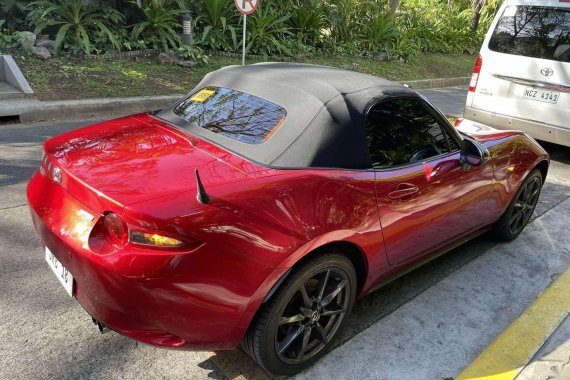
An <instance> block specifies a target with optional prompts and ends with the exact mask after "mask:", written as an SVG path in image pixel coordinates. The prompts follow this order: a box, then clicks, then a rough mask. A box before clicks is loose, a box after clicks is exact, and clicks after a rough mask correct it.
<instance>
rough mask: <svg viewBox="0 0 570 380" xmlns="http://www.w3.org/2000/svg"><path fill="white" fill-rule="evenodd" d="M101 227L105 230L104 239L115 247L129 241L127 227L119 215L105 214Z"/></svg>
mask: <svg viewBox="0 0 570 380" xmlns="http://www.w3.org/2000/svg"><path fill="white" fill-rule="evenodd" d="M103 227H104V230H105V237H106V238H107V240H108V241H109V242H110V243H111V244H113V245H115V246H116V247H122V246H123V245H125V244H126V243H127V241H128V240H129V231H128V228H127V225H126V224H125V223H124V222H123V220H122V219H121V217H120V216H119V215H117V214H115V213H110V214H107V215H106V216H105V221H104V223H103Z"/></svg>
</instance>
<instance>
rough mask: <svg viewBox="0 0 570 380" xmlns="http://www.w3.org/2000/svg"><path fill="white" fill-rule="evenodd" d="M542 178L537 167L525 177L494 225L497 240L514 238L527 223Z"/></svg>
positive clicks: (539, 189) (533, 207) (536, 201)
mask: <svg viewBox="0 0 570 380" xmlns="http://www.w3.org/2000/svg"><path fill="white" fill-rule="evenodd" d="M542 180H543V179H542V173H541V172H540V170H538V169H534V170H533V171H532V172H530V174H529V175H528V176H527V177H526V178H525V180H524V181H523V183H522V184H521V186H520V187H519V189H518V190H517V192H516V193H515V196H514V197H513V200H512V201H511V203H510V204H509V207H507V210H506V211H505V213H504V214H503V215H502V216H501V219H499V221H498V222H497V224H496V225H495V228H494V232H495V236H496V237H497V239H498V240H500V241H511V240H513V239H515V238H516V237H517V236H519V234H520V233H521V232H522V230H523V229H524V228H525V226H526V225H527V224H528V222H529V220H530V218H531V216H532V213H533V212H534V209H535V207H536V204H537V203H538V198H539V196H540V191H541V189H542Z"/></svg>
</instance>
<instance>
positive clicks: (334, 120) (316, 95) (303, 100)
mask: <svg viewBox="0 0 570 380" xmlns="http://www.w3.org/2000/svg"><path fill="white" fill-rule="evenodd" d="M210 86H214V87H225V88H230V89H234V90H237V91H241V92H245V93H248V94H251V95H254V96H257V97H260V98H263V99H267V100H269V101H271V102H273V103H276V104H278V105H280V106H281V107H283V108H284V109H285V110H286V111H287V116H286V118H285V121H284V123H283V125H281V127H280V128H278V129H277V131H276V132H275V133H274V134H273V135H272V136H271V138H269V139H268V140H267V141H266V142H263V143H261V144H256V145H252V144H247V143H244V142H240V141H238V140H235V139H232V138H230V137H226V136H223V135H221V134H217V133H214V132H211V131H208V130H207V129H205V128H200V127H197V126H193V125H190V123H188V122H186V121H185V120H184V119H182V118H180V117H178V116H177V115H176V114H174V112H173V109H174V107H175V106H174V107H172V108H169V109H166V110H164V111H162V112H160V113H159V114H157V116H158V117H160V118H163V119H166V120H168V121H170V122H171V123H173V124H175V125H178V126H180V127H181V128H184V129H186V130H188V131H189V132H191V133H192V134H195V135H198V136H200V137H202V138H204V139H206V140H209V141H211V142H213V143H215V144H217V145H220V146H222V147H224V148H226V149H228V150H230V151H233V152H235V153H237V154H239V155H241V156H244V157H245V158H248V159H250V160H253V161H255V162H258V163H260V164H263V165H266V166H272V167H280V168H306V167H328V168H346V169H363V168H369V167H371V162H370V157H369V154H368V147H367V145H366V133H365V128H364V115H365V113H366V110H367V108H368V107H369V105H370V103H371V102H372V101H374V100H375V99H380V98H383V97H385V96H388V95H411V94H415V92H414V91H412V90H410V89H408V88H407V87H405V86H402V85H399V84H396V83H394V82H390V81H388V80H385V79H381V78H377V77H374V76H371V75H366V74H361V73H355V72H352V71H348V70H343V69H337V68H332V67H325V66H316V65H307V64H294V63H262V64H255V65H248V66H229V67H226V68H223V69H221V70H217V71H214V72H211V73H209V74H207V75H206V76H205V77H204V79H202V81H201V82H200V83H199V84H198V85H197V86H196V87H195V88H194V89H193V90H192V91H191V92H190V94H193V93H195V92H196V91H198V90H200V89H202V88H204V87H210Z"/></svg>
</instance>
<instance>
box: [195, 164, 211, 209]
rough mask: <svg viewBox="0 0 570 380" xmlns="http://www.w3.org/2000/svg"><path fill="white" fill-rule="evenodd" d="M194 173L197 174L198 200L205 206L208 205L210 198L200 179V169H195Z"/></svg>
mask: <svg viewBox="0 0 570 380" xmlns="http://www.w3.org/2000/svg"><path fill="white" fill-rule="evenodd" d="M194 173H195V174H196V190H197V192H198V193H197V194H196V199H197V200H198V202H200V203H202V204H203V205H205V204H208V202H210V198H209V197H208V194H206V190H205V189H204V185H202V180H201V179H200V173H198V169H194Z"/></svg>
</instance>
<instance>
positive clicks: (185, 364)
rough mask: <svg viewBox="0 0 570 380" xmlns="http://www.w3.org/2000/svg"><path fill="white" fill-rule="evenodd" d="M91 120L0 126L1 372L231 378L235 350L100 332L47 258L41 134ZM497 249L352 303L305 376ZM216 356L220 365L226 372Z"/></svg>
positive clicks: (553, 186)
mask: <svg viewBox="0 0 570 380" xmlns="http://www.w3.org/2000/svg"><path fill="white" fill-rule="evenodd" d="M446 91H447V94H448V95H449V94H459V93H460V92H461V91H463V93H464V89H463V90H462V89H461V88H457V87H456V88H449V89H443V90H426V91H422V92H423V93H424V94H425V95H426V96H428V98H430V99H431V100H432V101H433V102H434V103H435V104H436V105H437V104H438V102H439V103H440V104H442V105H444V106H445V107H449V104H450V103H449V101H448V100H449V96H448V97H447V98H446V96H445V94H446ZM453 98H454V99H455V96H453ZM446 99H447V100H446ZM456 103H457V104H456V106H455V108H454V109H453V110H450V109H447V108H445V109H444V112H447V113H456V111H457V107H462V103H461V102H460V101H457V102H456ZM450 111H451V112H450ZM91 122H92V120H91V121H77V122H65V123H55V122H52V123H46V124H34V125H21V124H20V125H5V126H0V342H2V344H0V379H5V378H6V379H7V378H11V379H20V378H21V379H24V378H26V379H29V378H34V379H35V378H64V379H68V378H125V379H135V378H136V379H138V378H204V379H206V378H215V379H224V378H228V376H229V377H231V378H233V377H234V374H232V373H231V372H232V371H231V370H230V371H228V369H227V367H228V366H229V367H231V368H234V371H236V370H235V368H238V370H237V371H238V372H239V368H243V367H244V365H247V359H245V358H244V357H243V355H241V354H240V353H237V352H230V353H217V354H216V355H215V356H214V359H212V354H211V353H206V352H202V353H196V352H177V351H170V350H162V349H156V348H152V347H149V346H146V345H143V344H138V343H136V342H134V341H132V340H130V339H128V338H125V337H122V336H120V335H118V334H116V333H108V334H105V335H101V334H99V333H98V332H96V330H95V327H94V325H93V324H92V323H91V320H90V317H89V316H88V315H87V314H86V313H85V312H84V311H83V309H82V308H81V306H80V305H79V304H78V303H77V302H76V301H74V300H72V299H71V298H69V297H68V296H67V294H66V293H65V291H64V289H63V288H62V287H61V285H60V284H59V283H58V281H57V280H56V278H55V277H54V275H53V274H52V272H51V271H50V269H49V268H48V266H47V264H46V263H45V262H44V259H43V255H42V250H41V246H40V243H39V241H38V239H37V237H36V235H35V233H34V231H33V227H32V225H31V221H30V217H29V213H28V209H27V205H26V197H25V186H26V183H27V181H28V179H29V177H30V176H31V174H32V173H33V172H34V171H35V170H36V168H37V167H38V166H39V163H40V159H41V145H42V142H43V141H44V140H45V139H46V138H48V137H50V136H53V135H55V134H58V133H61V132H63V131H67V130H71V129H74V128H77V127H80V126H82V125H85V124H89V123H91ZM545 146H546V148H547V150H549V152H550V153H551V155H552V159H553V162H552V166H551V170H550V173H549V177H548V180H547V183H546V185H545V187H544V190H543V195H542V197H541V200H540V203H539V205H538V207H537V210H536V214H535V216H534V218H537V217H542V216H543V215H546V216H545V217H549V218H553V217H552V216H551V214H548V213H549V212H555V211H556V208H557V207H561V206H560V205H562V204H563V202H564V201H565V200H566V199H568V198H569V197H570V148H565V147H561V146H557V145H553V144H545ZM556 215H557V214H556ZM563 217H564V215H563V216H562V218H563ZM565 217H566V218H568V215H566V216H565ZM559 219H560V217H559ZM539 220H542V219H539ZM495 247H496V243H495V242H494V241H493V240H492V239H490V238H489V237H488V236H485V235H484V236H482V237H479V238H477V239H475V240H473V241H471V242H469V243H467V244H465V245H464V246H462V247H460V248H458V249H456V250H455V251H453V252H450V253H449V254H446V255H444V256H443V257H441V258H439V259H437V260H435V261H433V262H431V263H430V264H428V265H426V266H424V267H422V268H420V269H418V270H416V271H414V272H412V273H410V274H409V275H407V276H405V277H403V278H401V279H400V280H398V281H396V282H394V283H392V284H390V285H388V286H387V287H385V288H383V289H381V290H379V291H377V292H375V293H374V294H372V295H370V296H368V297H366V298H365V299H364V300H362V301H360V302H358V303H357V304H356V306H355V309H354V312H353V314H352V316H351V317H350V319H349V320H348V323H347V326H346V328H345V329H344V330H343V331H342V333H341V334H340V336H339V338H338V339H336V341H335V342H334V346H335V347H340V348H339V349H338V350H336V351H335V352H336V353H337V354H336V356H331V358H334V360H335V361H336V362H338V363H337V365H336V367H335V366H332V365H331V363H330V360H332V359H329V360H328V362H325V361H323V363H322V364H321V363H318V364H317V365H316V366H315V367H313V368H312V369H311V370H310V371H309V372H307V373H306V374H305V375H302V376H301V377H312V376H315V377H323V378H324V377H326V376H325V375H330V373H331V372H329V371H333V370H334V371H339V370H342V368H340V369H339V363H340V365H341V367H342V357H339V356H338V355H339V354H340V353H342V352H343V351H341V350H342V349H343V347H350V346H349V344H351V342H353V341H354V342H359V341H360V340H362V339H364V338H363V337H365V338H366V336H367V334H368V332H369V331H370V332H372V331H374V330H373V329H375V328H378V326H379V322H382V321H386V323H388V321H390V320H391V318H392V319H393V318H395V317H396V316H397V315H398V314H397V313H398V311H399V310H400V313H401V312H402V310H405V309H404V308H405V307H408V306H409V305H411V304H412V301H414V300H416V301H417V300H420V299H422V298H421V297H424V296H425V294H429V291H431V292H434V291H435V289H438V288H437V286H441V284H443V283H445V282H446V281H451V280H450V279H452V278H453V277H454V274H456V272H458V271H459V270H461V269H462V268H466V267H467V266H469V265H474V264H472V263H480V262H481V261H482V264H478V265H496V263H493V262H489V263H486V262H485V261H484V260H481V259H480V258H481V256H482V255H484V254H485V252H489V251H490V250H491V249H496V248H495ZM506 249H507V250H508V249H509V248H508V247H507V248H506ZM476 259H479V260H477V261H476ZM485 263H486V264H485ZM561 265H563V264H558V267H557V268H558V270H560V268H559V267H560V266H561ZM483 270H485V267H483ZM483 302H484V300H483ZM392 323H393V322H392ZM369 328H370V329H369ZM353 338H354V339H353ZM412 343H413V341H412ZM335 352H333V353H331V355H334V354H335ZM326 359H327V358H325V360H326ZM355 362H357V361H355ZM219 363H225V364H224V366H223V367H226V368H223V369H224V372H222V371H221V370H220V365H219ZM368 365H372V366H374V363H368ZM232 366H233V367H232ZM349 367H350V366H346V368H349ZM379 368H380V367H379ZM246 371H247V370H243V371H242V372H246ZM374 373H375V372H374V371H372V372H370V373H368V374H369V375H371V374H374ZM345 374H346V372H345ZM347 376H348V375H347ZM246 377H247V376H246Z"/></svg>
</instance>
